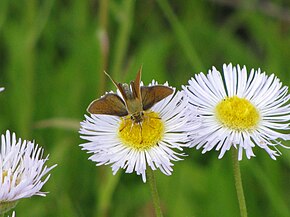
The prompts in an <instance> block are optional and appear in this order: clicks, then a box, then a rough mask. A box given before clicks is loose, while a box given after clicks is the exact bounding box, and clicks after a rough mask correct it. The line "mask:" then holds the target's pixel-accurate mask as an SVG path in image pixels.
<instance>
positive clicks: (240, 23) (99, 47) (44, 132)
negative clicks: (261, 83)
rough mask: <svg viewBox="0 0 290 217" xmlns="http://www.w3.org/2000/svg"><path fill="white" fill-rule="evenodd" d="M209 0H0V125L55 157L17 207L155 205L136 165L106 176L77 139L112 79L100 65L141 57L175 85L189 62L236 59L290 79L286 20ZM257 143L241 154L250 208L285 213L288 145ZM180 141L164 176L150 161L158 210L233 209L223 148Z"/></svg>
mask: <svg viewBox="0 0 290 217" xmlns="http://www.w3.org/2000/svg"><path fill="white" fill-rule="evenodd" d="M217 2H219V1H217ZM217 2H216V1H171V2H168V1H167V0H156V1H153V0H149V1H134V0H111V1H107V0H99V1H97V0H91V1H78V0H72V1H66V0H63V1H54V0H46V1H36V0H32V1H9V0H1V1H0V86H3V87H5V88H6V89H5V91H4V92H3V93H1V94H0V104H1V114H0V119H1V121H0V129H1V132H2V133H3V132H4V131H5V130H6V129H10V130H11V131H15V132H16V134H17V136H19V137H21V138H23V139H24V138H25V139H30V140H33V139H35V140H36V142H37V143H38V144H39V145H40V146H43V147H44V148H45V152H46V154H48V153H49V154H50V160H49V162H48V164H49V165H52V164H54V163H57V164H58V167H57V168H55V169H54V170H53V171H52V176H51V178H50V180H49V181H48V183H47V184H46V185H45V187H44V189H43V191H49V192H50V193H49V194H48V195H47V197H45V198H40V197H36V196H35V197H33V198H30V199H25V200H22V201H21V202H20V203H19V204H18V205H17V207H16V212H17V213H18V214H17V215H18V216H21V217H31V216H41V217H48V216H54V217H57V216H61V217H66V216H69V217H74V216H76V217H77V216H78V217H87V216H118V217H122V216H124V217H125V216H126V217H130V216H132V217H133V216H134V217H135V216H138V217H139V216H140V217H142V216H144V217H145V216H153V215H154V214H153V213H154V209H153V207H152V202H151V196H150V192H149V186H147V184H144V183H143V182H142V180H141V177H137V175H135V174H124V173H123V171H119V172H118V174H117V175H116V176H113V175H112V174H111V171H110V168H109V166H102V167H96V166H95V165H94V163H92V162H91V161H88V160H87V158H88V157H89V155H88V154H86V153H85V152H84V151H81V148H80V147H79V146H78V145H79V144H80V143H82V142H84V141H82V140H81V139H79V134H78V128H79V122H80V121H81V120H82V119H83V118H84V117H83V116H84V114H85V113H86V108H87V106H88V104H89V103H90V102H91V101H92V100H93V99H95V98H96V97H99V96H101V95H102V94H104V92H105V91H109V90H110V89H111V88H112V87H113V86H112V84H111V83H110V82H109V81H108V79H107V78H106V77H105V76H104V74H103V70H106V71H107V72H108V73H109V74H111V75H112V76H113V77H114V78H115V79H116V80H118V81H122V82H125V81H129V80H130V79H133V78H134V76H135V74H136V72H137V70H138V68H139V67H140V65H143V81H144V82H145V84H147V83H149V82H150V81H151V80H152V79H156V80H157V81H159V82H160V83H162V82H165V81H169V83H170V84H171V85H173V86H176V87H177V89H180V88H181V85H182V84H186V83H187V81H188V79H189V78H190V77H191V76H193V75H194V74H195V73H198V72H200V71H203V72H206V71H207V70H208V69H210V68H211V67H212V66H213V65H214V66H216V67H217V68H218V69H221V68H222V64H223V63H229V62H232V63H233V64H240V65H244V64H245V65H246V66H247V68H248V69H250V68H253V67H254V68H258V67H261V69H262V70H265V71H266V72H267V73H268V74H270V73H275V74H276V75H277V76H279V77H280V78H281V80H282V81H283V84H285V85H289V84H290V76H289V71H290V61H289V59H290V52H289V47H290V37H289V36H290V30H289V20H288V21H287V20H286V21H285V20H283V17H281V16H279V17H278V16H271V14H269V13H265V11H263V10H259V5H258V6H257V5H256V6H257V7H251V6H254V5H250V7H245V6H244V5H232V6H229V5H223V4H222V3H217ZM246 2H248V4H254V3H251V1H246ZM280 2H281V1H280ZM277 4H278V3H277ZM277 6H278V7H282V5H281V6H279V5H277ZM288 6H289V5H288ZM250 8H251V9H250ZM106 37H107V38H106ZM107 40H108V44H107ZM106 49H107V51H108V52H106ZM105 84H106V85H105ZM254 151H255V153H256V156H257V157H256V158H255V159H252V160H247V159H246V158H245V159H244V160H243V161H242V165H241V172H242V177H243V184H244V191H245V197H246V200H247V206H248V212H249V216H265V217H271V216H281V217H287V216H290V208H289V207H290V197H289V195H290V188H289V180H290V152H289V151H287V150H286V149H284V150H281V151H282V152H283V156H282V157H280V158H278V160H277V161H273V160H271V159H270V157H269V156H267V154H266V153H265V152H264V151H261V150H259V149H255V150H254ZM186 152H187V153H188V156H187V157H185V160H184V161H182V162H177V163H176V165H175V167H174V173H173V175H172V176H169V177H167V176H165V175H163V174H161V173H160V172H157V185H158V188H159V191H160V198H161V203H162V208H163V210H164V211H165V213H164V214H165V216H171V217H176V216H181V217H183V216H200V217H212V216H223V217H227V216H228V217H233V216H238V215H239V208H238V201H237V199H236V192H235V187H234V180H233V174H232V167H231V161H230V157H229V156H230V154H229V153H228V154H226V157H224V158H223V159H222V160H218V159H217V155H218V154H217V153H208V154H205V155H202V154H201V153H200V151H196V150H194V149H191V150H189V149H188V150H186Z"/></svg>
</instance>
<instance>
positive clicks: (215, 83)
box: [183, 64, 290, 160]
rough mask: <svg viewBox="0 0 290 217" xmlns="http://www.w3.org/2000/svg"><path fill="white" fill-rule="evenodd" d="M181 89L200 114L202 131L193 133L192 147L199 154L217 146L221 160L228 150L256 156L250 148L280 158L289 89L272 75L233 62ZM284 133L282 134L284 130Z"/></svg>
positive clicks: (289, 111)
mask: <svg viewBox="0 0 290 217" xmlns="http://www.w3.org/2000/svg"><path fill="white" fill-rule="evenodd" d="M188 83H189V85H187V86H185V87H183V88H184V90H185V91H186V93H187V95H188V97H189V107H190V108H191V110H198V112H199V113H200V115H201V119H202V124H201V127H200V128H198V129H197V130H195V133H194V137H192V145H191V146H195V147H196V148H197V149H199V148H203V153H205V152H207V151H210V150H212V149H213V148H215V149H216V150H217V151H220V155H219V158H222V157H223V155H224V154H225V152H226V151H228V150H229V149H230V148H231V147H232V146H234V147H235V148H237V149H238V153H239V155H238V159H239V160H241V159H242V155H243V151H245V153H246V156H247V158H251V157H252V156H255V155H254V153H253V150H252V149H253V147H255V146H258V147H260V148H262V149H264V150H265V151H266V152H267V153H268V154H269V155H270V157H271V158H272V159H276V156H279V155H280V152H279V151H278V149H277V147H276V146H278V145H280V146H283V145H282V144H281V142H280V141H279V139H283V140H289V139H290V136H289V134H287V132H285V130H289V117H290V107H289V104H288V100H289V95H288V88H287V87H286V86H282V83H281V82H280V80H279V79H278V78H277V77H276V76H275V75H274V74H272V75H270V76H267V75H266V73H265V72H261V70H260V69H258V70H254V69H252V70H251V71H250V73H249V75H248V73H247V70H246V67H245V66H244V67H243V68H240V66H239V65H237V66H236V67H233V66H232V64H229V65H224V66H223V74H221V73H220V72H219V71H218V70H217V69H216V68H214V67H213V68H212V70H209V73H208V74H207V75H204V74H203V73H200V74H197V75H196V76H195V78H192V79H191V80H189V82H188ZM283 131H284V132H283Z"/></svg>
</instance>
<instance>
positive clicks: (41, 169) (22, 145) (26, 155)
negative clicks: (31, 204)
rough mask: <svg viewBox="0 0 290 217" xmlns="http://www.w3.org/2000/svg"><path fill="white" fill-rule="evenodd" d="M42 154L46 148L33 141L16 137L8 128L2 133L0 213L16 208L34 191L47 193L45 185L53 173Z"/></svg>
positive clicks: (0, 150)
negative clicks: (43, 190)
mask: <svg viewBox="0 0 290 217" xmlns="http://www.w3.org/2000/svg"><path fill="white" fill-rule="evenodd" d="M42 157H43V149H42V148H41V147H38V145H37V144H36V145H35V143H34V142H30V141H26V140H23V141H22V140H21V139H18V140H17V139H16V135H15V133H13V134H12V135H11V134H10V132H9V131H8V130H7V131H6V134H5V135H4V134H3V135H1V147H0V167H1V170H0V182H1V185H0V214H1V213H5V212H6V211H8V210H10V209H11V208H13V207H14V206H15V205H16V203H17V202H18V201H19V200H20V199H22V198H27V197H31V196H33V195H39V196H45V195H46V192H41V188H42V186H43V185H44V184H45V183H46V182H47V180H48V179H49V177H50V174H48V173H49V172H50V170H51V169H53V168H54V167H55V166H56V165H54V166H52V167H47V166H46V165H45V162H46V161H47V160H48V156H47V157H46V158H42Z"/></svg>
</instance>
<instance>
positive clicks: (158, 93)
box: [141, 85, 173, 110]
mask: <svg viewBox="0 0 290 217" xmlns="http://www.w3.org/2000/svg"><path fill="white" fill-rule="evenodd" d="M172 93H173V89H172V88H171V87H167V86H163V85H156V86H149V87H148V86H142V87H141V97H142V104H143V110H147V109H150V108H151V107H152V106H153V105H154V104H156V103H157V102H159V101H161V100H162V99H164V98H165V97H167V96H169V95H171V94H172Z"/></svg>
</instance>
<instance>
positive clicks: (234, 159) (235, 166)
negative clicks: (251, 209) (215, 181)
mask: <svg viewBox="0 0 290 217" xmlns="http://www.w3.org/2000/svg"><path fill="white" fill-rule="evenodd" d="M232 162H233V170H234V177H235V186H236V190H237V197H238V201H239V207H240V214H241V217H247V216H248V214H247V207H246V200H245V196H244V190H243V183H242V177H241V171H240V164H239V160H238V150H237V149H236V148H232Z"/></svg>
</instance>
